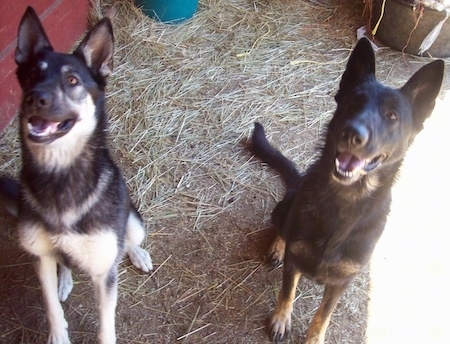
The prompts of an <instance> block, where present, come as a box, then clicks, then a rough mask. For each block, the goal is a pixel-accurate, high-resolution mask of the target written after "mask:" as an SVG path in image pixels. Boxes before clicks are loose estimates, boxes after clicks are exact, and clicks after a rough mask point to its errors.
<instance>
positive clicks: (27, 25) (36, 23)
mask: <svg viewBox="0 0 450 344" xmlns="http://www.w3.org/2000/svg"><path fill="white" fill-rule="evenodd" d="M44 50H53V47H52V45H51V44H50V41H49V40H48V38H47V34H46V33H45V30H44V28H43V26H42V24H41V21H40V20H39V17H38V15H37V14H36V12H35V10H34V9H33V7H31V6H28V7H27V9H26V11H25V13H24V15H23V17H22V20H21V21H20V24H19V31H18V34H17V47H16V54H15V60H16V63H17V64H18V65H21V64H24V63H26V62H27V61H29V60H30V59H31V58H32V57H33V56H35V55H37V54H38V53H40V52H42V51H44Z"/></svg>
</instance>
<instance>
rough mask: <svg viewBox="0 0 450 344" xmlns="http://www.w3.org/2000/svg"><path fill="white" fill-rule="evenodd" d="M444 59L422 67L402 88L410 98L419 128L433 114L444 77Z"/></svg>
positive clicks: (418, 128)
mask: <svg viewBox="0 0 450 344" xmlns="http://www.w3.org/2000/svg"><path fill="white" fill-rule="evenodd" d="M444 66H445V64H444V61H442V60H436V61H433V62H431V63H429V64H427V65H425V66H423V67H422V68H420V69H419V70H418V71H417V72H416V73H415V74H414V75H413V76H412V77H411V78H410V79H409V80H408V81H407V82H406V84H405V85H404V86H403V87H402V88H401V89H400V91H401V92H402V93H403V94H404V95H405V96H406V97H408V98H409V99H410V101H411V104H412V109H413V113H414V121H415V125H416V128H417V130H421V129H422V127H423V122H424V121H425V120H426V119H427V118H428V117H429V116H430V115H431V113H432V112H433V109H434V105H435V103H436V98H437V96H438V95H439V91H440V90H441V85H442V79H443V78H444Z"/></svg>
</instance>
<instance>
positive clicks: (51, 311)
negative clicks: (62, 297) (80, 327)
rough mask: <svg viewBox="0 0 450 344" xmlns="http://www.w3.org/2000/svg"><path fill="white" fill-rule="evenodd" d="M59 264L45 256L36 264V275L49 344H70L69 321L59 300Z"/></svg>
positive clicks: (50, 257)
mask: <svg viewBox="0 0 450 344" xmlns="http://www.w3.org/2000/svg"><path fill="white" fill-rule="evenodd" d="M56 266H57V262H56V259H55V258H54V257H53V256H51V255H43V256H40V257H39V260H38V261H37V262H36V273H37V275H38V277H39V281H40V283H41V288H42V294H43V296H44V302H45V308H46V311H47V318H48V323H49V326H50V333H49V336H48V341H47V343H48V344H70V339H69V333H68V331H67V327H68V325H67V321H66V319H65V318H64V311H63V309H62V306H61V303H60V302H59V299H58V277H57V267H56Z"/></svg>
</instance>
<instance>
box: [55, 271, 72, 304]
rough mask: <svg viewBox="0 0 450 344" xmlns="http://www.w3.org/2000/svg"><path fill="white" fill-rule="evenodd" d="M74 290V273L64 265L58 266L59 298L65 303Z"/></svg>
mask: <svg viewBox="0 0 450 344" xmlns="http://www.w3.org/2000/svg"><path fill="white" fill-rule="evenodd" d="M72 288H73V280H72V271H71V270H70V269H69V268H68V267H67V266H65V265H64V264H58V298H59V301H61V302H64V301H66V300H67V298H68V297H69V294H70V292H71V291H72Z"/></svg>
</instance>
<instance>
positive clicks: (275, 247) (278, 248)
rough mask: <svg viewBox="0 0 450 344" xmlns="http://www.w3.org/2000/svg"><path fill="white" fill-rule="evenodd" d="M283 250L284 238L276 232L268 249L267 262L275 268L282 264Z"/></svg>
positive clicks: (284, 248)
mask: <svg viewBox="0 0 450 344" xmlns="http://www.w3.org/2000/svg"><path fill="white" fill-rule="evenodd" d="M285 250H286V240H284V238H283V237H282V236H281V235H280V234H277V236H276V237H275V240H274V241H273V243H272V245H271V246H270V249H269V263H270V265H271V266H272V267H273V268H277V267H279V266H280V265H281V264H283V259H284V251H285Z"/></svg>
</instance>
